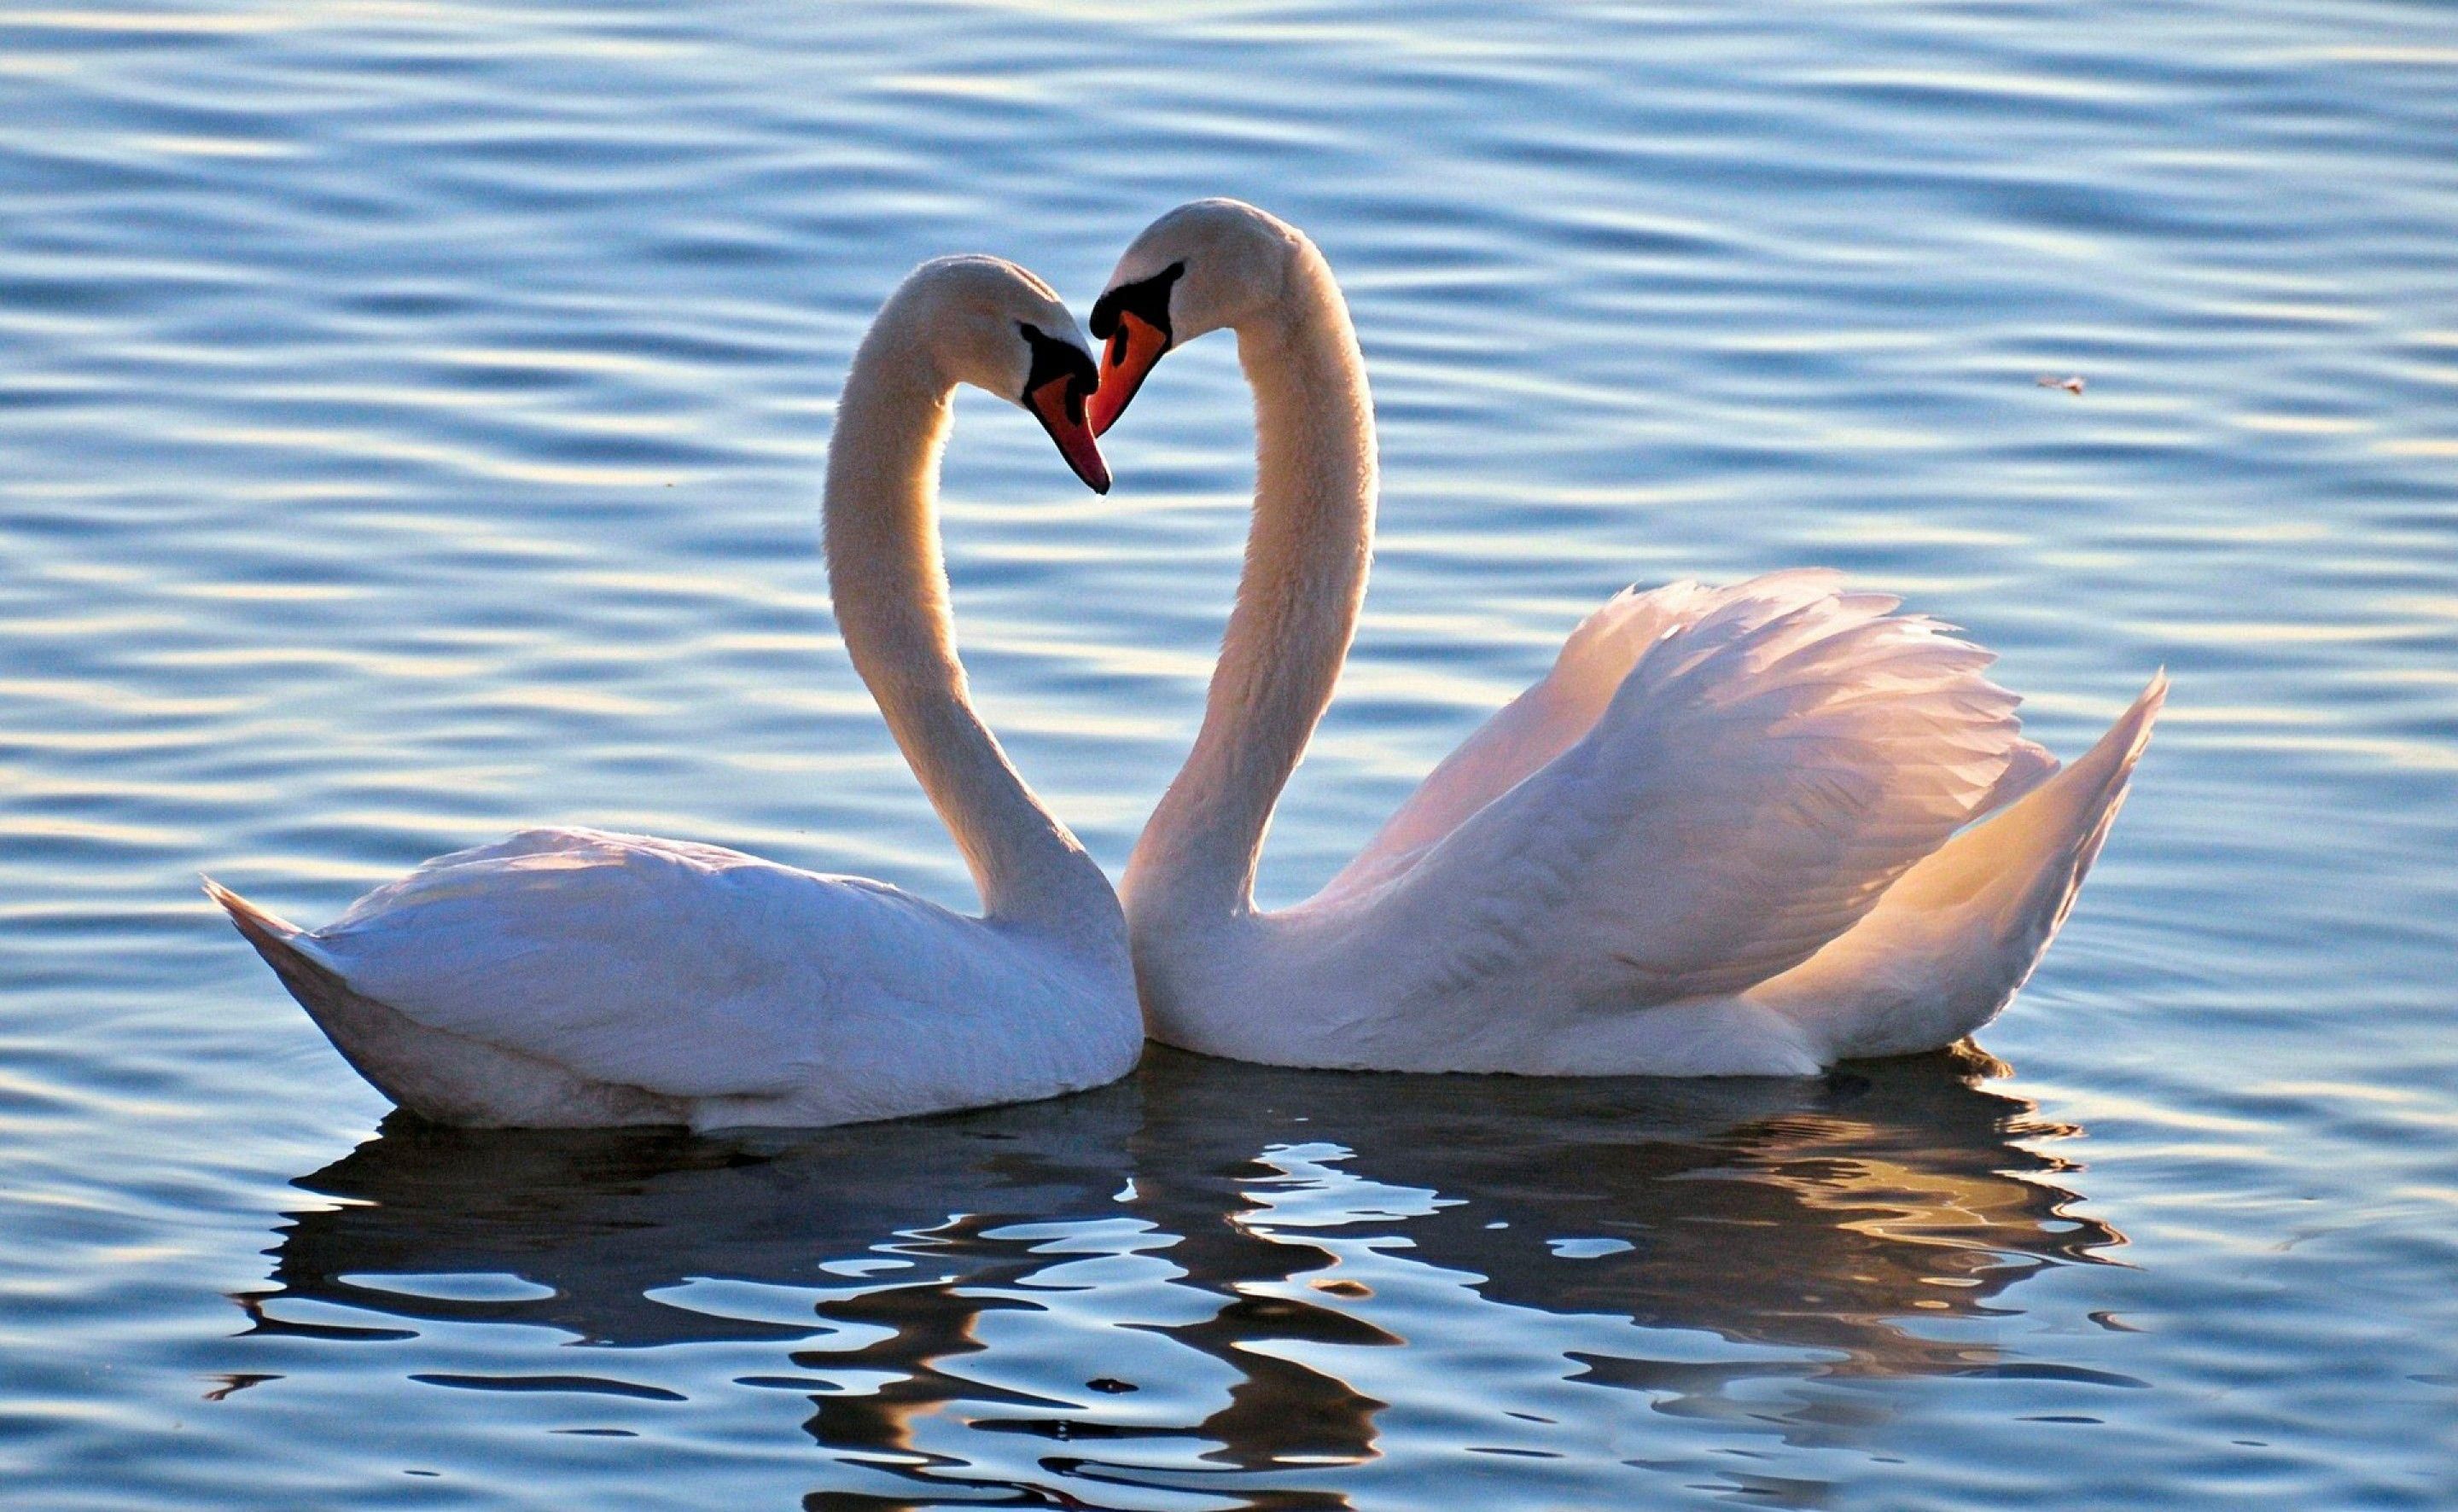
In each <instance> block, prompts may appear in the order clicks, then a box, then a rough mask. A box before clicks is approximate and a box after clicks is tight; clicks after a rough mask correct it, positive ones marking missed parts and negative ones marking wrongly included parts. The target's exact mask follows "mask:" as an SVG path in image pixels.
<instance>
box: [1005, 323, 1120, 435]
mask: <svg viewBox="0 0 2458 1512" xmlns="http://www.w3.org/2000/svg"><path fill="white" fill-rule="evenodd" d="M1015 328H1016V329H1017V330H1019V331H1022V332H1023V333H1024V344H1025V345H1027V346H1029V347H1031V349H1032V365H1031V367H1030V368H1029V369H1027V370H1026V373H1025V378H1024V392H1023V393H1021V394H1018V395H1017V396H1016V397H1017V398H1018V399H1020V400H1022V401H1023V402H1024V403H1025V404H1031V403H1032V396H1033V394H1034V392H1035V391H1036V390H1038V389H1039V388H1040V387H1041V386H1042V385H1043V384H1044V383H1049V382H1051V381H1052V379H1059V378H1064V379H1067V380H1069V381H1070V382H1069V383H1068V384H1067V418H1068V419H1069V420H1071V421H1073V422H1074V423H1075V424H1077V425H1082V424H1083V423H1084V401H1085V399H1086V398H1087V397H1088V396H1089V395H1091V393H1092V392H1093V390H1094V389H1095V388H1098V387H1099V386H1100V383H1101V375H1100V372H1099V370H1098V369H1096V368H1094V365H1093V360H1092V359H1091V358H1090V357H1087V356H1085V355H1084V349H1083V348H1082V347H1080V346H1077V345H1076V344H1075V343H1074V342H1062V341H1059V340H1057V339H1056V338H1055V337H1050V336H1044V335H1043V334H1042V333H1041V328H1040V327H1039V326H1035V325H1027V324H1026V323H1024V322H1023V321H1017V322H1016V326H1015Z"/></svg>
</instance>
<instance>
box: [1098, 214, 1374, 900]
mask: <svg viewBox="0 0 2458 1512" xmlns="http://www.w3.org/2000/svg"><path fill="white" fill-rule="evenodd" d="M1236 329H1237V333H1238V359H1239V363H1240V365H1242V366H1243V367H1244V368H1245V370H1246V381H1247V383H1248V384H1249V385H1250V386H1251V387H1252V388H1253V389H1254V394H1255V433H1256V465H1255V509H1254V519H1253V523H1252V525H1251V526H1250V528H1249V529H1248V533H1247V537H1246V566H1245V571H1244V573H1243V575H1242V576H1241V577H1240V578H1239V583H1238V603H1237V607H1236V609H1235V610H1233V611H1231V613H1230V616H1229V630H1228V633H1227V635H1226V636H1225V637H1224V638H1223V640H1222V643H1221V648H1220V661H1219V666H1218V667H1216V668H1215V669H1214V671H1213V673H1212V691H1211V694H1210V695H1209V697H1208V699H1207V701H1206V703H1205V706H1204V715H1203V728H1202V731H1201V732H1200V733H1199V734H1198V735H1197V736H1196V741H1195V749H1194V751H1193V753H1192V754H1191V755H1189V756H1188V757H1187V759H1186V765H1185V766H1184V767H1183V768H1182V769H1181V770H1180V771H1179V772H1178V775H1177V780H1176V781H1175V782H1173V783H1171V784H1170V789H1169V792H1168V794H1167V795H1166V796H1165V797H1162V799H1161V801H1160V806H1159V807H1158V808H1157V809H1156V810H1155V811H1154V814H1153V818H1152V821H1151V822H1150V823H1149V824H1147V825H1146V826H1145V827H1144V833H1143V838H1142V839H1139V840H1138V841H1137V842H1136V844H1135V854H1134V856H1133V857H1132V858H1131V859H1130V860H1128V862H1127V875H1126V883H1125V887H1124V889H1123V891H1124V892H1125V893H1126V895H1127V897H1128V898H1129V899H1130V904H1129V907H1130V912H1131V914H1132V915H1133V917H1134V918H1135V922H1136V926H1137V929H1138V931H1139V935H1140V934H1141V933H1142V932H1144V931H1146V930H1148V929H1150V928H1152V927H1155V926H1159V925H1164V924H1165V923H1167V922H1175V923H1183V924H1198V923H1201V922H1205V921H1206V920H1208V919H1212V920H1217V919H1219V918H1224V917H1228V916H1231V915H1237V914H1242V913H1245V912H1247V911H1249V910H1251V909H1252V907H1253V906H1254V905H1253V893H1254V882H1255V865H1256V861H1257V860H1258V858H1259V857H1260V854H1261V852H1262V846H1263V833H1264V830H1265V828H1266V827H1267V826H1268V825H1269V824H1270V823H1271V818H1272V808H1273V805H1274V804H1275V803H1277V802H1278V801H1279V800H1280V795H1281V788H1282V787H1284V786H1286V785H1287V783H1288V779H1289V774H1290V773H1291V772H1293V771H1295V770H1296V768H1297V764H1298V757H1299V756H1302V754H1303V753H1304V751H1305V747H1306V742H1307V740H1308V739H1310V738H1311V737H1312V736H1313V735H1314V727H1315V721H1316V720H1317V719H1319V718H1321V717H1322V715H1323V708H1324V706H1325V705H1327V704H1329V703H1330V701H1331V694H1332V689H1333V685H1334V684H1335V683H1336V682H1337V681H1338V680H1339V677H1340V668H1341V664H1342V662H1344V660H1346V659H1347V655H1348V642H1349V637H1350V635H1351V634H1352V633H1353V632H1355V630H1356V627H1357V612H1358V606H1359V604H1360V602H1361V601H1362V600H1363V598H1364V593H1365V570H1366V563H1367V559H1368V557H1369V555H1370V554H1371V552H1372V549H1373V543H1374V500H1375V493H1376V481H1375V462H1374V404H1373V399H1372V397H1371V396H1370V395H1369V394H1368V393H1367V392H1366V386H1365V361H1364V356H1363V355H1362V354H1361V353H1360V352H1359V350H1358V346H1357V333H1356V330H1355V328H1354V327H1353V326H1351V325H1350V323H1349V320H1348V310H1347V307H1346V305H1345V304H1344V303H1343V302H1342V300H1341V297H1340V287H1339V285H1338V284H1337V283H1336V282H1335V281H1333V279H1332V276H1331V269H1330V267H1329V265H1328V264H1326V263H1325V262H1324V261H1323V255H1322V254H1321V253H1320V252H1318V251H1316V250H1315V248H1314V247H1313V246H1312V245H1311V244H1301V245H1300V246H1299V247H1298V248H1297V249H1296V250H1295V253H1294V255H1293V257H1292V260H1291V264H1290V267H1289V270H1288V280H1287V283H1286V286H1285V288H1284V290H1283V292H1282V297H1281V300H1280V301H1279V302H1278V303H1276V304H1274V305H1273V306H1271V307H1270V308H1269V309H1268V310H1267V311H1266V312H1265V313H1264V314H1262V315H1260V316H1259V317H1257V318H1255V319H1253V320H1250V321H1244V322H1241V323H1239V325H1238V326H1237V327H1236Z"/></svg>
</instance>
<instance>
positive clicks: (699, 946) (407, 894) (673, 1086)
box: [297, 830, 993, 1098]
mask: <svg viewBox="0 0 2458 1512" xmlns="http://www.w3.org/2000/svg"><path fill="white" fill-rule="evenodd" d="M297 943H298V944H299V945H301V946H302V948H304V949H306V950H308V951H309V952H310V953H311V954H313V955H314V956H315V957H316V958H317V959H318V960H319V961H321V962H322V963H324V964H326V965H328V966H329V967H331V968H332V969H333V970H335V971H336V972H338V973H339V974H340V975H341V976H342V977H343V979H344V981H346V982H347V983H348V984H350V986H351V988H352V989H353V990H354V991H357V992H359V993H361V994H363V995H365V996H366V997H369V998H373V999H375V1000H376V1001H378V1002H380V1003H383V1004H385V1005H387V1006H390V1007H392V1008H395V1009H397V1010H399V1011H400V1012H401V1013H403V1014H405V1015H406V1016H407V1017H409V1018H411V1019H414V1020H416V1021H417V1022H418V1023H420V1024H422V1025H427V1027H429V1028H437V1029H445V1030H449V1031H450V1032H452V1033H455V1034H460V1035H465V1036H468V1037H469V1038H471V1039H475V1040H479V1041H482V1042H484V1043H486V1044H489V1045H493V1046H499V1047H502V1048H507V1049H512V1050H518V1051H520V1052H522V1053H524V1054H527V1055H531V1056H535V1057H537V1058H539V1059H542V1060H545V1061H548V1062H551V1063H552V1064H554V1065H556V1066H560V1067H564V1068H566V1069H567V1070H570V1071H573V1072H574V1073H576V1074H578V1075H580V1076H582V1077H584V1078H587V1079H589V1080H592V1081H598V1082H614V1083H619V1084H622V1085H625V1086H631V1087H642V1088H644V1089H646V1090H649V1091H653V1092H656V1093H660V1094H662V1095H666V1096H671V1097H694V1098H697V1097H725V1096H747V1097H759V1096H773V1095H781V1094H783V1093H786V1092H789V1091H792V1090H794V1089H795V1088H797V1087H802V1086H803V1085H805V1084H806V1083H807V1082H808V1081H809V1079H810V1073H811V1070H812V1069H813V1068H814V1066H815V1063H817V1062H819V1061H822V1060H823V1059H825V1058H826V1057H827V1055H828V1054H829V1051H830V1046H831V1042H832V1041H833V1040H837V1039H841V1038H842V1037H843V1036H844V1033H845V1031H846V1030H847V1029H848V1028H853V1027H854V1026H852V1025H845V1024H843V1023H832V1022H831V1021H832V1016H837V1017H842V1016H843V1015H844V1013H845V1012H846V1011H848V1010H847V1007H846V1005H848V1004H851V1005H859V1006H858V1007H857V1008H856V1009H854V1010H852V1011H861V1012H867V1013H871V1014H876V1013H878V1012H880V1011H881V1007H880V1005H881V1004H882V1003H883V1002H885V1004H886V1005H888V1006H889V1008H890V1009H892V1006H893V1005H894V1004H895V1002H896V1000H897V998H898V995H899V993H900V991H901V992H905V993H909V994H910V995H912V997H913V998H914V1000H915V1001H917V1002H927V1001H930V1000H931V999H934V998H938V997H940V996H941V995H942V994H945V993H946V992H948V988H949V987H950V986H951V985H957V983H953V982H951V980H950V979H951V978H953V979H961V978H962V977H963V976H965V975H966V974H967V971H968V969H969V965H970V963H971V961H972V959H973V957H975V956H981V955H986V954H987V953H988V952H989V949H991V948H992V947H993V942H991V941H990V940H989V938H988V935H987V932H986V931H984V930H983V929H982V928H981V926H980V925H978V924H976V923H974V922H971V921H969V920H965V919H962V918H959V917H958V916H956V915H953V914H950V913H948V911H946V910H945V909H941V908H938V907H936V906H935V905H933V904H930V903H927V902H925V901H921V900H919V899H916V898H913V897H910V896H909V895H906V894H905V893H902V892H899V891H897V890H896V889H894V888H890V887H886V886H884V885H882V884H880V883H877V882H868V881H862V880H855V879H850V878H836V877H821V876H817V875H814V874H812V873H808V872H802V871H797V870H795V869H793V868H791V867H784V866H779V865H776V864H774V863H773V862H768V861H762V860H758V859H756V858H753V857H749V856H744V855H742V854H740V853H739V852H736V851H729V850H724V849H721V848H719V847H716V846H702V845H689V844H681V843H677V842H676V841H671V840H657V839H644V838H641V837H635V836H625V835H611V834H606V833H603V832H599V831H594V830H531V831H525V832H523V833H521V834H519V835H515V836H513V837H511V838H510V839H507V840H504V841H502V842H500V843H498V844H494V845H489V846H483V847H480V848H478V849H474V850H467V851H460V852H456V853H454V854H452V855H450V856H446V857H441V858H439V859H437V860H432V861H429V862H427V864H426V865H424V866H422V867H420V868H419V869H418V870H417V871H415V872H412V873H411V874H410V875H409V876H407V877H406V878H404V879H402V880H400V881H398V882H394V883H392V884H391V885H389V886H387V887H384V888H382V889H379V890H378V891H376V892H373V893H370V894H368V895H367V896H366V897H365V898H363V899H361V900H360V901H358V902H357V903H356V904H354V905H353V906H352V907H351V909H350V911H349V912H348V913H346V914H344V915H343V916H342V918H340V919H339V920H337V921H335V922H333V923H331V924H329V925H327V926H326V927H324V928H323V929H320V930H317V931H315V932H314V933H313V934H311V935H308V936H305V937H302V939H301V940H299V941H298V942H297ZM926 978H927V980H926ZM934 986H935V987H936V988H937V991H935V992H934V991H933V990H932V988H933V987H934ZM856 1032H857V1033H858V1032H859V1030H858V1029H857V1030H856Z"/></svg>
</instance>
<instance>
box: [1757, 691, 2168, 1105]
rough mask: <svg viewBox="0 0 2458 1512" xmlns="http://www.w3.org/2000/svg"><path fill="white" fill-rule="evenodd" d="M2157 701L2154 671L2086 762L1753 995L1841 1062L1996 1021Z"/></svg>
mask: <svg viewBox="0 0 2458 1512" xmlns="http://www.w3.org/2000/svg"><path fill="white" fill-rule="evenodd" d="M2167 696H2168V677H2167V673H2166V672H2165V671H2162V672H2160V673H2158V674H2156V676H2154V677H2153V678H2152V679H2151V682H2150V685H2149V686H2147V687H2146V688H2144V689H2143V690H2142V693H2141V694H2140V695H2139V696H2138V697H2136V698H2135V701H2134V703H2133V705H2132V707H2130V708H2129V709H2127V710H2126V712H2125V714H2124V715H2122V716H2120V717H2119V718H2118V719H2117V721H2116V722H2115V724H2114V725H2113V726H2111V727H2110V728H2109V731H2108V733H2107V734H2105V735H2101V736H2100V738H2099V740H2098V741H2097V742H2096V743H2095V744H2093V746H2092V748H2091V749H2090V750H2089V751H2088V752H2086V753H2084V754H2083V755H2082V756H2080V757H2078V758H2076V759H2075V760H2074V761H2073V763H2072V764H2071V765H2069V766H2067V767H2065V768H2064V769H2063V770H2060V771H2057V772H2056V773H2055V774H2054V775H2053V776H2051V777H2046V778H2045V779H2044V780H2043V779H2035V781H2034V784H2033V785H2032V786H2031V788H2030V790H2029V791H2028V792H2025V793H2023V794H2022V796H2021V797H2017V798H2015V799H2013V800H2012V801H2011V802H2009V803H2006V804H2004V805H2003V806H2001V807H1998V808H1996V809H1995V810H1994V811H1993V812H1991V813H1989V815H1988V817H1987V818H1983V819H1981V820H1980V821H1979V822H1978V823H1975V824H1973V825H1971V826H1970V827H1968V828H1967V829H1965V830H1964V831H1963V832H1962V833H1961V834H1959V835H1957V836H1955V837H1954V838H1953V839H1950V840H1948V842H1947V843H1946V844H1944V845H1942V846H1940V847H1939V848H1938V849H1937V850H1936V851H1935V852H1933V853H1931V854H1930V855H1929V856H1927V857H1926V858H1925V859H1923V860H1921V861H1920V862H1919V863H1918V864H1916V865H1914V866H1913V867H1912V868H1911V869H1910V870H1909V871H1907V872H1906V873H1905V874H1904V875H1903V877H1902V878H1900V879H1899V880H1896V882H1895V883H1894V884H1893V885H1892V886H1891V887H1889V888H1888V889H1887V890H1886V892H1885V896H1884V897H1883V898H1881V899H1880V900H1879V901H1878V904H1877V906H1876V907H1875V908H1872V909H1871V910H1870V911H1869V914H1868V916H1867V917H1866V918H1864V919H1863V920H1862V921H1861V922H1859V923H1857V924H1855V925H1854V926H1853V927H1852V928H1850V929H1848V930H1846V931H1845V932H1844V933H1843V935H1842V936H1840V937H1838V938H1837V939H1836V940H1834V941H1832V942H1829V943H1828V944H1827V945H1826V946H1825V947H1824V948H1823V949H1822V950H1821V951H1819V953H1818V954H1817V955H1815V956H1812V957H1811V958H1810V959H1809V960H1808V961H1806V962H1803V963H1802V964H1801V965H1799V966H1796V967H1795V968H1793V969H1792V970H1791V971H1788V972H1786V973H1784V974H1783V975H1781V976H1780V977H1777V978H1775V979H1774V980H1772V981H1770V982H1768V983H1765V984H1762V985H1761V986H1760V987H1759V988H1757V989H1756V990H1754V991H1753V992H1752V994H1751V996H1752V997H1754V998H1756V999H1758V1000H1759V1001H1760V1002H1762V1003H1764V1004H1766V1005H1769V1006H1772V1007H1776V1008H1779V1009H1780V1010H1781V1011H1783V1012H1785V1013H1786V1014H1788V1015H1789V1016H1791V1017H1793V1018H1794V1019H1796V1020H1798V1021H1800V1022H1801V1023H1802V1025H1803V1026H1804V1027H1805V1028H1808V1029H1810V1030H1811V1031H1813V1032H1814V1033H1815V1034H1817V1035H1818V1036H1819V1037H1820V1038H1822V1039H1823V1040H1824V1041H1825V1042H1826V1044H1827V1045H1828V1046H1829V1047H1830V1048H1829V1054H1830V1058H1838V1059H1840V1058H1845V1057H1853V1056H1880V1055H1908V1054H1914V1053H1918V1052H1921V1051H1925V1050H1933V1049H1938V1048H1940V1047H1943V1046H1948V1045H1952V1044H1954V1043H1955V1042H1956V1041H1958V1040H1960V1039H1962V1038H1963V1037H1964V1036H1965V1035H1967V1034H1969V1033H1971V1032H1972V1031H1973V1030H1974V1029H1977V1028H1979V1027H1980V1026H1981V1025H1984V1024H1987V1023H1988V1022H1989V1020H1990V1019H1993V1018H1995V1017H1996V1016H1997V1014H1998V1012H1999V1011H2000V1010H2001V1009H2003V1008H2004V1007H2005V1005H2007V1003H2008V1002H2010V1000H2011V999H2012V998H2013V996H2014V994H2015V992H2016V991H2018V990H2019V989H2020V988H2021V987H2022V985H2023V984H2024V982H2025V981H2026V980H2028V979H2029V978H2030V976H2031V968H2032V967H2033V966H2034V965H2036V964H2037V963H2038V962H2039V959H2040V955H2041V953H2042V952H2043V951H2045V950H2046V949H2047V948H2048V945H2049V942H2050V941H2052V940H2053V939H2054V938H2055V937H2056V934H2057V931H2058V930H2059V929H2060V928H2061V927H2063V925H2064V924H2065V922H2066V917H2067V915H2069V914H2070V913H2072V912H2073V904H2074V899H2075V898H2076V897H2077V896H2078V895H2079V893H2080V892H2081V889H2082V882H2083V879H2084V877H2085V876H2087V875H2088V874H2089V873H2090V871H2091V866H2092V863H2093V861H2094V860H2097V859H2098V857H2099V852H2100V847H2101V846H2102V845H2104V844H2105V843H2106V842H2107V839H2108V834H2109V830H2110V828H2111V826H2113V825H2114V822H2115V820H2116V814H2117V810H2118V809H2119V808H2121V807H2122V806H2123V805H2124V802H2125V797H2126V793H2127V791H2128V790H2129V788H2130V787H2131V785H2132V781H2133V777H2134V769H2135V765H2136V764H2137V763H2138V762H2139V761H2140V760H2141V759H2142V753H2143V751H2144V750H2145V749H2146V748H2147V747H2148V746H2149V744H2150V740H2151V730H2152V726H2153V725H2154V724H2155V723H2156V721H2157V719H2158V715H2159V711H2160V708H2161V706H2162V705H2163V704H2165V702H2166V701H2167Z"/></svg>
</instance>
